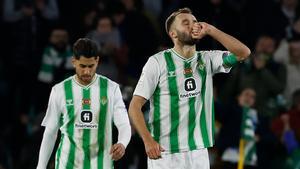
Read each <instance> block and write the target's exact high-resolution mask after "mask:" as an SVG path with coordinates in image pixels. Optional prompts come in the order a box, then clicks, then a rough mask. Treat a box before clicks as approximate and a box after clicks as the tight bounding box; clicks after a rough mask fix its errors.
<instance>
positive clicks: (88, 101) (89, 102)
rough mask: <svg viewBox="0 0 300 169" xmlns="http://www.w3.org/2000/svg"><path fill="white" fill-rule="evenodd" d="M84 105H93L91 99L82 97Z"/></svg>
mask: <svg viewBox="0 0 300 169" xmlns="http://www.w3.org/2000/svg"><path fill="white" fill-rule="evenodd" d="M82 105H91V99H82Z"/></svg>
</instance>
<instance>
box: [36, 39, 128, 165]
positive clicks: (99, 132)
mask: <svg viewBox="0 0 300 169" xmlns="http://www.w3.org/2000/svg"><path fill="white" fill-rule="evenodd" d="M73 54H74V56H73V59H72V64H73V66H74V67H75V71H76V74H75V75H74V76H71V77H69V78H67V79H65V80H64V81H62V82H60V83H58V84H56V85H55V86H54V87H53V88H52V91H51V94H50V99H49V103H48V109H47V112H46V116H45V117H44V120H43V122H42V125H43V126H45V132H44V135H43V140H42V143H41V148H40V153H39V161H38V166H37V168H38V169H46V168H47V164H48V161H49V158H50V156H51V153H52V151H53V147H54V144H55V141H56V137H57V133H58V130H60V131H61V138H60V144H59V146H58V150H57V152H56V158H55V168H56V169H66V168H68V169H109V168H113V162H112V160H119V159H120V158H121V157H122V156H123V155H124V153H125V148H126V146H127V145H128V143H129V141H130V137H131V127H130V123H129V119H128V115H127V111H126V108H125V105H124V102H123V100H122V95H121V91H120V89H119V86H118V85H117V83H115V82H113V81H111V80H109V79H108V78H106V77H104V76H101V75H98V74H96V73H95V72H96V68H97V66H98V61H99V56H98V55H97V45H96V43H95V42H93V41H91V40H89V39H87V38H81V39H78V40H77V41H76V42H75V44H74V46H73ZM112 121H113V122H114V124H115V125H116V127H117V128H118V133H119V135H118V142H117V143H116V144H113V145H112Z"/></svg>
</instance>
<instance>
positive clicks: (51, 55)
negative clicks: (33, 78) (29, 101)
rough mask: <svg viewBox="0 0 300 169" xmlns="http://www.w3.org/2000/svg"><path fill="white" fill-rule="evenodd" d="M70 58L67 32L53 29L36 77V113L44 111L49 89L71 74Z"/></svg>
mask: <svg viewBox="0 0 300 169" xmlns="http://www.w3.org/2000/svg"><path fill="white" fill-rule="evenodd" d="M71 58H72V50H71V46H70V43H69V34H68V32H67V30H66V29H64V28H59V27H58V28H55V29H53V30H52V32H51V35H50V37H49V44H48V46H47V47H45V49H44V53H43V55H42V63H41V67H40V70H39V73H38V76H37V79H38V82H39V83H38V87H39V88H38V90H39V92H38V93H37V94H36V95H37V96H36V98H37V99H36V106H37V107H36V111H37V112H38V113H40V112H44V111H45V110H46V106H47V101H48V96H49V93H50V90H51V87H52V86H53V85H54V84H56V83H58V82H60V81H62V80H63V79H65V78H66V77H67V76H69V75H71V74H73V66H72V64H71Z"/></svg>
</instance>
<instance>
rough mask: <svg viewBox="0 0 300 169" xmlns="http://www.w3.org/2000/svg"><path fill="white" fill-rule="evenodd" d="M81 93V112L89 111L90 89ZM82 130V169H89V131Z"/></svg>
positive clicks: (84, 89)
mask: <svg viewBox="0 0 300 169" xmlns="http://www.w3.org/2000/svg"><path fill="white" fill-rule="evenodd" d="M82 93H83V98H82V110H90V109H91V90H90V88H83V89H82ZM92 118H93V117H92ZM82 130H83V135H82V148H83V152H84V159H83V168H84V169H90V168H91V158H90V129H82Z"/></svg>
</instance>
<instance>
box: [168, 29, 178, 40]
mask: <svg viewBox="0 0 300 169" xmlns="http://www.w3.org/2000/svg"><path fill="white" fill-rule="evenodd" d="M169 36H170V37H171V38H172V39H175V38H177V33H176V32H175V31H169Z"/></svg>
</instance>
